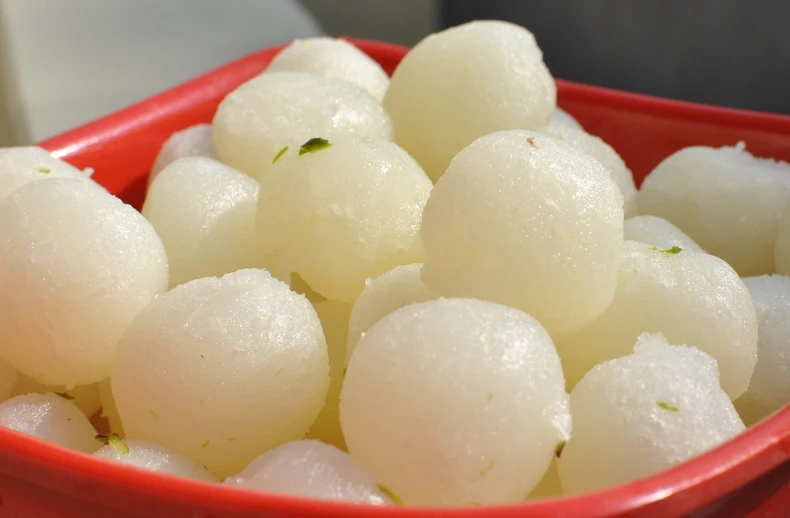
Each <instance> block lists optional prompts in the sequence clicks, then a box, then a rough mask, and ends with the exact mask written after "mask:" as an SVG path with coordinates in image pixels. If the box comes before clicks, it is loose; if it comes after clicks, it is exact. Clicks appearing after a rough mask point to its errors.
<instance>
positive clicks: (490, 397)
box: [486, 392, 494, 403]
mask: <svg viewBox="0 0 790 518" xmlns="http://www.w3.org/2000/svg"><path fill="white" fill-rule="evenodd" d="M492 399H494V393H493V392H489V393H488V396H487V397H486V403H490V402H491V400H492Z"/></svg>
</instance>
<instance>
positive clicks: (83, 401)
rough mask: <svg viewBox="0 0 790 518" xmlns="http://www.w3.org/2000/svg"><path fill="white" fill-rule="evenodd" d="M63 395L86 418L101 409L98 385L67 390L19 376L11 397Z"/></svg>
mask: <svg viewBox="0 0 790 518" xmlns="http://www.w3.org/2000/svg"><path fill="white" fill-rule="evenodd" d="M50 392H52V393H57V394H63V395H64V396H66V399H69V400H71V401H72V402H73V403H74V404H75V405H77V408H79V409H80V410H82V413H83V414H85V416H86V417H92V416H93V414H95V413H96V412H97V411H98V410H99V409H100V408H101V399H100V397H99V384H98V383H92V384H90V385H79V386H77V387H73V388H71V389H67V388H66V386H65V385H55V386H52V385H44V384H43V383H39V382H38V381H36V380H34V379H33V378H31V377H30V376H25V375H24V374H19V375H18V376H17V380H16V383H14V387H13V390H12V391H11V396H21V395H23V394H32V393H36V394H48V393H50Z"/></svg>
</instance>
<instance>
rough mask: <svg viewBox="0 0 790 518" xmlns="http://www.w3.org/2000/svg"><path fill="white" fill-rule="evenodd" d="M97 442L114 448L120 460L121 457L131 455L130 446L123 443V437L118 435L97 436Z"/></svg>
mask: <svg viewBox="0 0 790 518" xmlns="http://www.w3.org/2000/svg"><path fill="white" fill-rule="evenodd" d="M96 440H97V441H99V442H100V443H102V444H104V445H110V446H112V449H113V450H115V455H117V456H118V458H120V457H121V455H128V454H129V446H128V445H127V444H126V443H125V442H123V439H121V436H120V435H118V434H117V433H111V434H110V435H103V434H99V435H97V436H96Z"/></svg>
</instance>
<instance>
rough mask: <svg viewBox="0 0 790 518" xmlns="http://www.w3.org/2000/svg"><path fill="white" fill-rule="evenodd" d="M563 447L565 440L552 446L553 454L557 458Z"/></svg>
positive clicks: (560, 454)
mask: <svg viewBox="0 0 790 518" xmlns="http://www.w3.org/2000/svg"><path fill="white" fill-rule="evenodd" d="M564 449H565V441H560V442H558V443H557V446H555V447H554V456H555V457H557V458H558V459H559V458H560V456H562V450H564Z"/></svg>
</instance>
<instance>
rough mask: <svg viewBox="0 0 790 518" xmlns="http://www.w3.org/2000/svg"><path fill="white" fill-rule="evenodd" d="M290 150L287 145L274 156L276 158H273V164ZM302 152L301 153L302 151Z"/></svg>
mask: <svg viewBox="0 0 790 518" xmlns="http://www.w3.org/2000/svg"><path fill="white" fill-rule="evenodd" d="M287 152H288V146H285V147H284V148H282V149H281V150H280V152H279V153H277V154H276V155H275V156H274V160H272V164H276V163H277V161H278V160H279V159H281V158H282V157H283V155H284V154H286V153H287ZM300 154H301V153H300Z"/></svg>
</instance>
